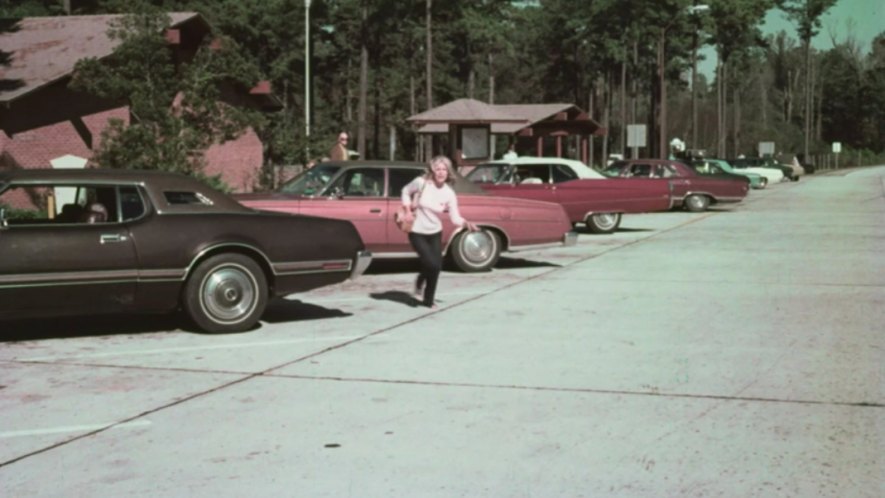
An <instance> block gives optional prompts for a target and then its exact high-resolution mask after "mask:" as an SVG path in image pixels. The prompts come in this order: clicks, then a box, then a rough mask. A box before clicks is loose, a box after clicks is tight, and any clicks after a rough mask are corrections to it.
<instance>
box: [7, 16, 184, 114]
mask: <svg viewBox="0 0 885 498" xmlns="http://www.w3.org/2000/svg"><path fill="white" fill-rule="evenodd" d="M121 17H122V15H100V16H58V17H26V18H23V19H21V20H20V21H18V22H16V23H15V24H13V25H12V26H11V27H10V28H9V29H8V30H6V31H4V32H2V33H0V50H2V52H4V53H5V54H8V55H9V62H8V63H6V64H0V102H10V101H13V100H15V99H17V98H19V97H21V96H22V95H25V94H27V93H29V92H32V91H34V90H35V89H37V88H40V87H42V86H44V85H46V84H49V83H52V82H53V81H56V80H58V79H61V78H64V77H66V76H68V75H69V74H70V73H71V72H72V71H73V69H74V65H75V64H76V63H77V61H78V60H80V59H83V58H86V57H96V58H102V57H107V56H108V55H110V54H111V53H112V52H113V50H114V48H115V47H116V46H117V44H118V43H119V41H118V40H111V39H110V38H109V37H108V34H107V31H108V28H109V27H110V26H111V22H112V21H114V20H116V19H119V18H121ZM169 17H170V18H171V20H172V26H178V25H180V24H182V23H184V22H186V21H189V20H191V19H194V18H198V17H200V15H199V14H197V13H195V12H174V13H171V14H169Z"/></svg>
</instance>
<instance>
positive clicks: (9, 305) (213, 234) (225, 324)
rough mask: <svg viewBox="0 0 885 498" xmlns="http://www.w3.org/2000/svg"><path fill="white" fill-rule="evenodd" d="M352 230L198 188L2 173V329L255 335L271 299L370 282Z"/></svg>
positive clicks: (136, 174) (60, 173)
mask: <svg viewBox="0 0 885 498" xmlns="http://www.w3.org/2000/svg"><path fill="white" fill-rule="evenodd" d="M364 249H365V247H364V245H363V242H362V240H361V239H360V236H359V233H357V231H356V229H355V228H354V226H353V224H352V223H349V222H347V221H341V220H332V219H325V218H319V217H314V216H292V215H286V214H280V213H267V212H258V211H254V210H252V209H248V208H246V207H244V206H242V205H241V204H239V203H238V202H236V201H234V200H232V199H231V198H230V197H228V196H227V195H225V194H222V193H220V192H218V191H216V190H213V189H211V188H210V187H208V186H207V185H205V184H204V183H202V182H199V181H197V180H196V179H193V178H190V177H187V176H183V175H177V174H172V173H161V172H148V171H124V170H98V169H83V170H49V169H46V170H13V171H0V255H2V257H0V318H18V317H28V316H37V315H39V316H45V315H62V314H93V313H105V312H170V311H174V310H176V309H177V308H179V307H181V308H183V309H184V310H185V311H187V313H188V315H189V316H190V317H191V318H192V319H193V321H194V322H195V323H196V325H197V326H198V327H200V328H201V329H203V330H206V331H209V332H233V331H242V330H247V329H250V328H251V327H253V326H254V325H255V324H256V323H257V322H258V320H259V319H260V317H261V315H262V313H263V312H264V309H265V306H266V304H267V301H268V299H269V296H279V295H286V294H291V293H294V292H301V291H306V290H310V289H313V288H316V287H320V286H324V285H329V284H334V283H338V282H341V281H343V280H346V279H347V278H349V277H356V276H358V275H360V274H361V273H362V272H363V271H365V269H366V267H367V266H368V264H369V262H370V261H371V255H370V254H369V253H368V252H366V251H365V250H364Z"/></svg>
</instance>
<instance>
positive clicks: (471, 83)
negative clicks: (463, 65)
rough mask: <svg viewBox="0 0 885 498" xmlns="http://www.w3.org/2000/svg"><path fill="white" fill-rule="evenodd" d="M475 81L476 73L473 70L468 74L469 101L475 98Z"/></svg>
mask: <svg viewBox="0 0 885 498" xmlns="http://www.w3.org/2000/svg"><path fill="white" fill-rule="evenodd" d="M475 81H476V71H474V70H473V69H471V70H470V71H468V72H467V98H468V99H472V98H473V90H474V87H475V86H476V83H475Z"/></svg>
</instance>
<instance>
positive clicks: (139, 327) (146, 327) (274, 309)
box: [0, 298, 351, 342]
mask: <svg viewBox="0 0 885 498" xmlns="http://www.w3.org/2000/svg"><path fill="white" fill-rule="evenodd" d="M350 315H351V314H350V313H345V312H343V311H341V310H338V309H330V308H324V307H322V306H317V305H315V304H309V303H303V302H300V301H287V300H285V299H282V298H279V299H272V300H271V301H270V302H269V303H268V305H267V309H266V310H265V312H264V315H262V317H261V321H262V322H267V323H284V322H300V321H306V320H321V319H324V318H339V317H346V316H350ZM259 328H261V325H260V324H259V325H256V326H255V327H253V328H251V329H250V330H247V331H245V332H233V333H243V334H248V333H249V332H252V331H254V330H258V329H259ZM180 331H183V332H189V333H192V334H200V335H219V334H217V333H210V332H204V331H202V330H200V329H198V328H197V327H196V326H194V325H193V323H191V321H190V320H189V319H188V317H187V316H186V315H185V314H184V313H182V312H175V313H168V314H161V315H140V314H120V315H116V314H115V315H90V316H68V317H60V318H58V317H56V318H51V319H50V318H27V319H16V320H4V321H2V322H0V342H21V341H38V340H45V339H63V338H67V337H101V336H110V335H127V334H129V335H135V334H147V333H157V332H180ZM233 333H229V334H233ZM229 334H224V335H229Z"/></svg>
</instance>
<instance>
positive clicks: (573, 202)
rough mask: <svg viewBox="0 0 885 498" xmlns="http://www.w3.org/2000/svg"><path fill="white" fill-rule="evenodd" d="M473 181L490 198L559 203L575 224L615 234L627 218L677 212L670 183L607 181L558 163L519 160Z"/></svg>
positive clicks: (486, 169) (484, 167) (485, 168)
mask: <svg viewBox="0 0 885 498" xmlns="http://www.w3.org/2000/svg"><path fill="white" fill-rule="evenodd" d="M467 179H468V180H470V181H472V182H474V183H476V184H477V185H479V186H480V187H482V189H483V190H485V191H486V192H488V193H490V194H494V195H500V196H507V197H519V198H523V199H534V200H541V201H548V202H556V203H558V204H560V205H562V207H563V208H564V209H565V211H566V213H568V216H569V219H570V220H571V222H572V223H582V222H583V223H585V224H586V225H587V228H588V229H589V230H590V231H591V232H593V233H610V232H613V231H615V230H616V229H617V228H618V226H619V225H620V223H621V215H622V214H623V213H647V212H651V211H666V210H668V209H670V208H671V207H672V201H671V198H670V187H669V185H668V184H667V183H666V182H663V183H662V182H659V181H655V180H647V181H638V180H625V179H616V178H607V177H605V176H603V175H601V174H599V173H598V172H596V171H595V170H593V169H592V168H590V167H589V166H587V165H586V164H584V163H582V162H580V161H575V160H572V159H563V158H556V157H518V158H514V159H501V160H497V161H490V162H487V163H483V164H480V165H479V166H477V167H476V168H474V169H473V170H472V171H471V172H470V173H469V174H468V175H467Z"/></svg>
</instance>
